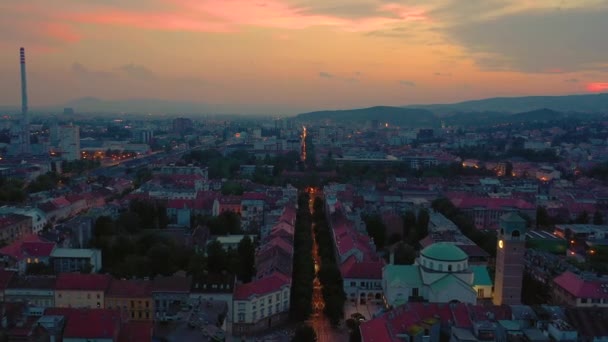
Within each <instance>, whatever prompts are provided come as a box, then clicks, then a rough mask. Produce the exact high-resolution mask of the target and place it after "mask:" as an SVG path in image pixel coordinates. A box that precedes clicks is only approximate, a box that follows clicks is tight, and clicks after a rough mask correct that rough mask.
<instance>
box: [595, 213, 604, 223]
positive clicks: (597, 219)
mask: <svg viewBox="0 0 608 342" xmlns="http://www.w3.org/2000/svg"><path fill="white" fill-rule="evenodd" d="M593 224H595V225H601V224H604V216H603V215H602V213H601V212H599V211H596V212H595V213H594V214H593Z"/></svg>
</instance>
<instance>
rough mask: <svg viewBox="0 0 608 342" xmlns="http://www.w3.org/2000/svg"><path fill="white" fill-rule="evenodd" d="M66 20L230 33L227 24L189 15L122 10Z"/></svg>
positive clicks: (69, 16)
mask: <svg viewBox="0 0 608 342" xmlns="http://www.w3.org/2000/svg"><path fill="white" fill-rule="evenodd" d="M64 16H65V19H67V20H71V21H74V22H78V23H90V24H114V25H121V26H129V27H135V28H140V29H148V30H162V31H193V32H230V31H232V29H231V28H230V27H229V26H228V25H226V23H222V22H218V21H211V20H203V19H201V18H194V17H191V16H190V15H187V14H177V13H160V12H158V13H145V12H129V11H120V10H110V11H95V12H80V13H68V14H65V15H64Z"/></svg>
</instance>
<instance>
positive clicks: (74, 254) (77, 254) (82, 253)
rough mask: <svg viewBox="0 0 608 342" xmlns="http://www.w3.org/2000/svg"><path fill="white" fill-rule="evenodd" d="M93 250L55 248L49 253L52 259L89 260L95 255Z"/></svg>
mask: <svg viewBox="0 0 608 342" xmlns="http://www.w3.org/2000/svg"><path fill="white" fill-rule="evenodd" d="M95 252H96V250H95V249H85V248H55V250H54V251H53V252H52V253H51V257H53V258H90V257H92V256H93V255H94V254H95Z"/></svg>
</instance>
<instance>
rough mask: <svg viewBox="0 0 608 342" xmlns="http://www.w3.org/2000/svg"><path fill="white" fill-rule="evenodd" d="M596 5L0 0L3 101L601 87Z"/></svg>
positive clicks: (327, 105) (357, 99) (311, 105)
mask: <svg viewBox="0 0 608 342" xmlns="http://www.w3.org/2000/svg"><path fill="white" fill-rule="evenodd" d="M606 14H608V5H606V4H603V3H602V2H601V1H593V0H589V1H576V2H574V1H549V0H547V1H535V2H534V3H528V2H522V1H507V0H505V1H484V2H483V3H481V2H479V3H468V4H466V5H465V4H463V3H462V2H459V1H441V0H434V1H408V2H407V4H406V3H405V2H403V1H402V2H387V1H380V0H357V1H333V2H332V4H331V5H329V4H327V3H323V2H321V1H316V0H309V1H300V0H298V1H295V0H270V1H263V2H248V1H241V0H234V1H190V0H154V1H141V0H132V1H104V2H101V1H88V2H87V3H86V4H74V3H73V2H71V1H69V0H58V1H57V2H56V3H54V6H53V7H52V8H50V7H49V6H48V5H45V2H44V1H40V0H32V1H28V2H26V3H23V2H20V3H6V4H0V28H1V30H0V32H2V33H0V73H2V75H4V76H5V77H3V78H2V79H0V89H1V90H2V91H1V92H0V104H1V105H17V104H18V103H19V101H20V94H19V91H20V89H19V87H18V82H19V69H18V67H17V63H16V61H17V51H18V49H19V47H21V46H24V47H25V48H26V49H27V51H28V78H29V82H28V83H29V84H28V86H29V88H30V90H29V91H30V98H31V101H30V103H31V106H32V107H36V106H45V105H58V104H62V103H66V102H68V101H70V100H73V99H76V98H80V97H86V96H95V97H99V98H103V99H109V100H121V99H131V98H155V99H163V100H171V101H188V102H201V103H207V104H221V105H227V108H230V109H231V110H233V111H239V112H244V113H248V112H259V111H260V110H274V111H283V112H286V113H296V112H299V111H306V110H315V109H333V108H353V107H364V106H372V105H407V104H415V103H446V102H456V101H462V100H469V99H478V98H486V97H494V96H524V95H562V94H585V93H596V92H602V91H607V90H608V57H606V56H608V47H606V45H605V44H603V43H602V42H603V37H602V32H605V31H606V30H608V22H606V21H605V20H604V19H603V18H604V17H605V16H606Z"/></svg>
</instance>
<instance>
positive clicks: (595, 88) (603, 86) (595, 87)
mask: <svg viewBox="0 0 608 342" xmlns="http://www.w3.org/2000/svg"><path fill="white" fill-rule="evenodd" d="M587 91H589V92H592V93H600V92H602V91H608V82H593V83H589V84H587Z"/></svg>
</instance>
